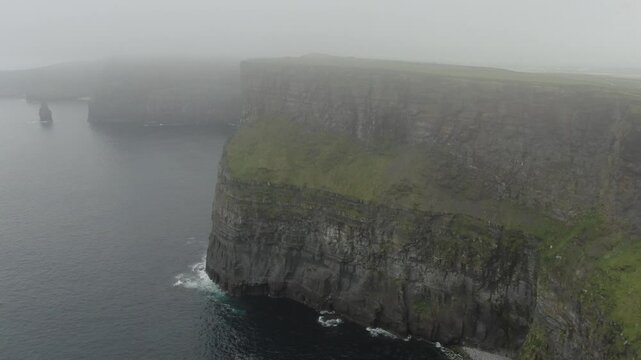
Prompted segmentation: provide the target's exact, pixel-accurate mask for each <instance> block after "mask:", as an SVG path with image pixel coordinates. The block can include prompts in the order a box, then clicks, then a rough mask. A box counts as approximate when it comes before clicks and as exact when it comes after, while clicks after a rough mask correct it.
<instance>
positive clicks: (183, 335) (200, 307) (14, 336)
mask: <svg viewBox="0 0 641 360" xmlns="http://www.w3.org/2000/svg"><path fill="white" fill-rule="evenodd" d="M49 106H50V107H51V109H52V111H53V119H54V121H53V124H52V125H50V126H43V125H42V124H41V123H40V122H39V121H38V107H39V104H28V103H26V102H25V101H24V100H21V99H0V204H2V206H0V349H1V355H0V357H1V358H3V359H60V360H63V359H64V360H70V359H222V360H225V359H266V360H267V359H274V360H276V359H278V360H282V359H341V358H350V359H389V358H402V359H438V358H439V357H440V352H439V351H438V350H436V349H434V348H433V347H432V346H430V345H428V344H424V343H420V342H416V341H408V342H405V341H403V340H393V339H390V338H387V337H384V336H383V337H381V336H378V337H373V336H371V335H370V334H369V333H368V332H367V331H366V330H365V329H363V328H362V327H359V326H356V325H354V324H351V323H349V322H342V323H340V324H339V325H338V326H332V327H324V326H322V325H321V324H319V323H318V321H317V320H318V316H319V314H318V313H316V312H314V311H312V310H309V309H307V308H305V307H303V306H302V305H299V304H296V303H293V302H291V301H287V300H279V299H268V298H240V299H239V298H232V297H228V296H226V295H225V294H224V293H222V292H221V291H220V290H219V289H218V287H217V286H216V285H215V284H213V283H212V282H211V281H210V280H209V279H208V278H207V277H206V276H205V274H204V272H203V265H204V264H203V262H202V257H203V254H204V253H205V251H206V247H207V237H208V234H209V231H210V226H211V220H210V214H211V203H212V199H213V190H214V184H215V181H216V168H217V162H218V159H219V158H220V156H221V152H222V149H223V145H224V143H225V141H226V139H227V137H228V136H229V133H227V132H225V131H223V130H221V129H214V128H203V127H200V128H191V127H170V126H162V127H154V126H148V127H125V128H122V127H116V128H104V127H95V126H91V125H90V124H89V123H87V122H86V117H87V108H86V104H84V103H81V102H54V103H50V104H49Z"/></svg>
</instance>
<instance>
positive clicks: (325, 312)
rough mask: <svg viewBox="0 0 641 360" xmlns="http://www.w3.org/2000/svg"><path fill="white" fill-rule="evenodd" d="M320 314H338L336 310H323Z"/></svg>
mask: <svg viewBox="0 0 641 360" xmlns="http://www.w3.org/2000/svg"><path fill="white" fill-rule="evenodd" d="M320 314H321V315H334V314H336V312H335V311H330V310H321V311H320Z"/></svg>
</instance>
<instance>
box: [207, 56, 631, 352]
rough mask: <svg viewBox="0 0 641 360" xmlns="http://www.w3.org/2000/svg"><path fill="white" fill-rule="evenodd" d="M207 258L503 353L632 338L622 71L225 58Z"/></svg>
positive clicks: (305, 296) (324, 300)
mask: <svg viewBox="0 0 641 360" xmlns="http://www.w3.org/2000/svg"><path fill="white" fill-rule="evenodd" d="M241 72H242V88H243V99H244V104H243V105H244V111H243V118H242V120H243V126H242V128H241V130H240V131H239V132H238V134H236V135H235V136H234V138H233V139H232V140H230V142H229V143H228V145H227V148H226V152H225V155H224V157H223V159H222V160H221V171H220V174H219V181H218V185H217V189H216V199H215V202H214V211H213V223H214V225H213V231H212V234H211V238H210V246H209V250H208V256H207V271H208V273H209V274H210V276H211V277H212V278H213V279H215V280H216V281H217V282H218V283H220V284H221V286H223V287H224V288H225V289H227V290H229V291H232V292H234V293H249V294H272V295H276V296H286V297H290V298H293V299H296V300H298V301H301V302H304V303H307V304H309V305H310V306H313V307H316V308H334V309H335V310H337V311H338V312H339V313H341V314H343V315H344V316H346V317H348V318H351V319H353V320H355V321H357V322H360V323H362V324H366V325H375V326H382V327H385V328H388V329H391V330H394V331H396V332H398V333H402V334H413V335H417V336H420V337H424V338H427V339H431V340H434V341H441V342H443V343H447V344H468V345H473V346H479V347H482V348H484V349H488V350H493V351H496V352H500V353H504V354H508V355H512V356H517V355H518V356H520V357H522V358H583V359H590V358H594V359H597V358H605V357H614V358H617V357H619V358H625V357H630V358H634V356H636V355H635V354H637V353H638V351H639V349H640V346H641V325H640V322H641V311H640V309H641V300H639V299H641V288H640V285H639V284H641V247H640V246H639V242H638V241H636V239H637V238H638V237H637V235H636V234H637V233H638V229H639V221H638V220H639V215H640V214H641V202H640V201H638V200H639V196H640V195H641V145H640V144H641V90H640V89H641V85H640V84H639V83H635V82H633V81H627V80H621V79H611V78H599V77H587V76H569V75H541V74H523V73H515V72H509V71H502V70H494V69H483V68H465V67H452V66H438V65H424V64H412V63H397V62H383V61H370V60H356V59H339V58H329V57H321V58H318V57H312V58H309V57H307V58H300V59H278V60H256V61H248V62H245V63H244V64H243V65H242V68H241Z"/></svg>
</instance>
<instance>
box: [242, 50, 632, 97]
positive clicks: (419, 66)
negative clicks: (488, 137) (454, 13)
mask: <svg viewBox="0 0 641 360" xmlns="http://www.w3.org/2000/svg"><path fill="white" fill-rule="evenodd" d="M248 62H250V63H251V62H254V63H255V62H264V63H271V64H283V65H286V66H297V65H302V66H324V67H333V68H342V69H363V70H375V71H394V72H409V73H416V74H424V75H433V76H445V77H456V78H462V79H471V80H490V81H509V82H514V81H516V82H527V83H534V84H541V85H552V86H581V87H587V88H600V89H608V90H612V91H615V92H617V93H618V94H627V95H630V96H641V80H638V79H629V78H619V77H612V76H602V75H588V74H567V73H535V72H519V71H510V70H505V69H498V68H491V67H478V66H461V65H446V64H432V63H420V62H411V61H400V60H382V59H362V58H350V57H336V56H328V55H307V56H302V57H288V58H274V59H256V60H250V61H248Z"/></svg>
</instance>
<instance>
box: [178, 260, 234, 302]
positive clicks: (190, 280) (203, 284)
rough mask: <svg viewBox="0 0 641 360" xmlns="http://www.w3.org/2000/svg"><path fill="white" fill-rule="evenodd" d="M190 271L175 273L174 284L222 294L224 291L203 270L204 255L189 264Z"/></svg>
mask: <svg viewBox="0 0 641 360" xmlns="http://www.w3.org/2000/svg"><path fill="white" fill-rule="evenodd" d="M190 269H191V271H189V272H186V273H182V274H178V275H176V277H175V279H176V282H174V286H181V287H184V288H186V289H196V290H201V291H207V292H211V293H215V294H218V295H224V292H223V291H222V289H221V288H220V287H218V285H216V283H214V282H213V281H211V279H210V278H209V276H208V275H207V272H205V256H203V258H202V260H201V261H200V262H197V263H195V264H193V265H191V266H190Z"/></svg>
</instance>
